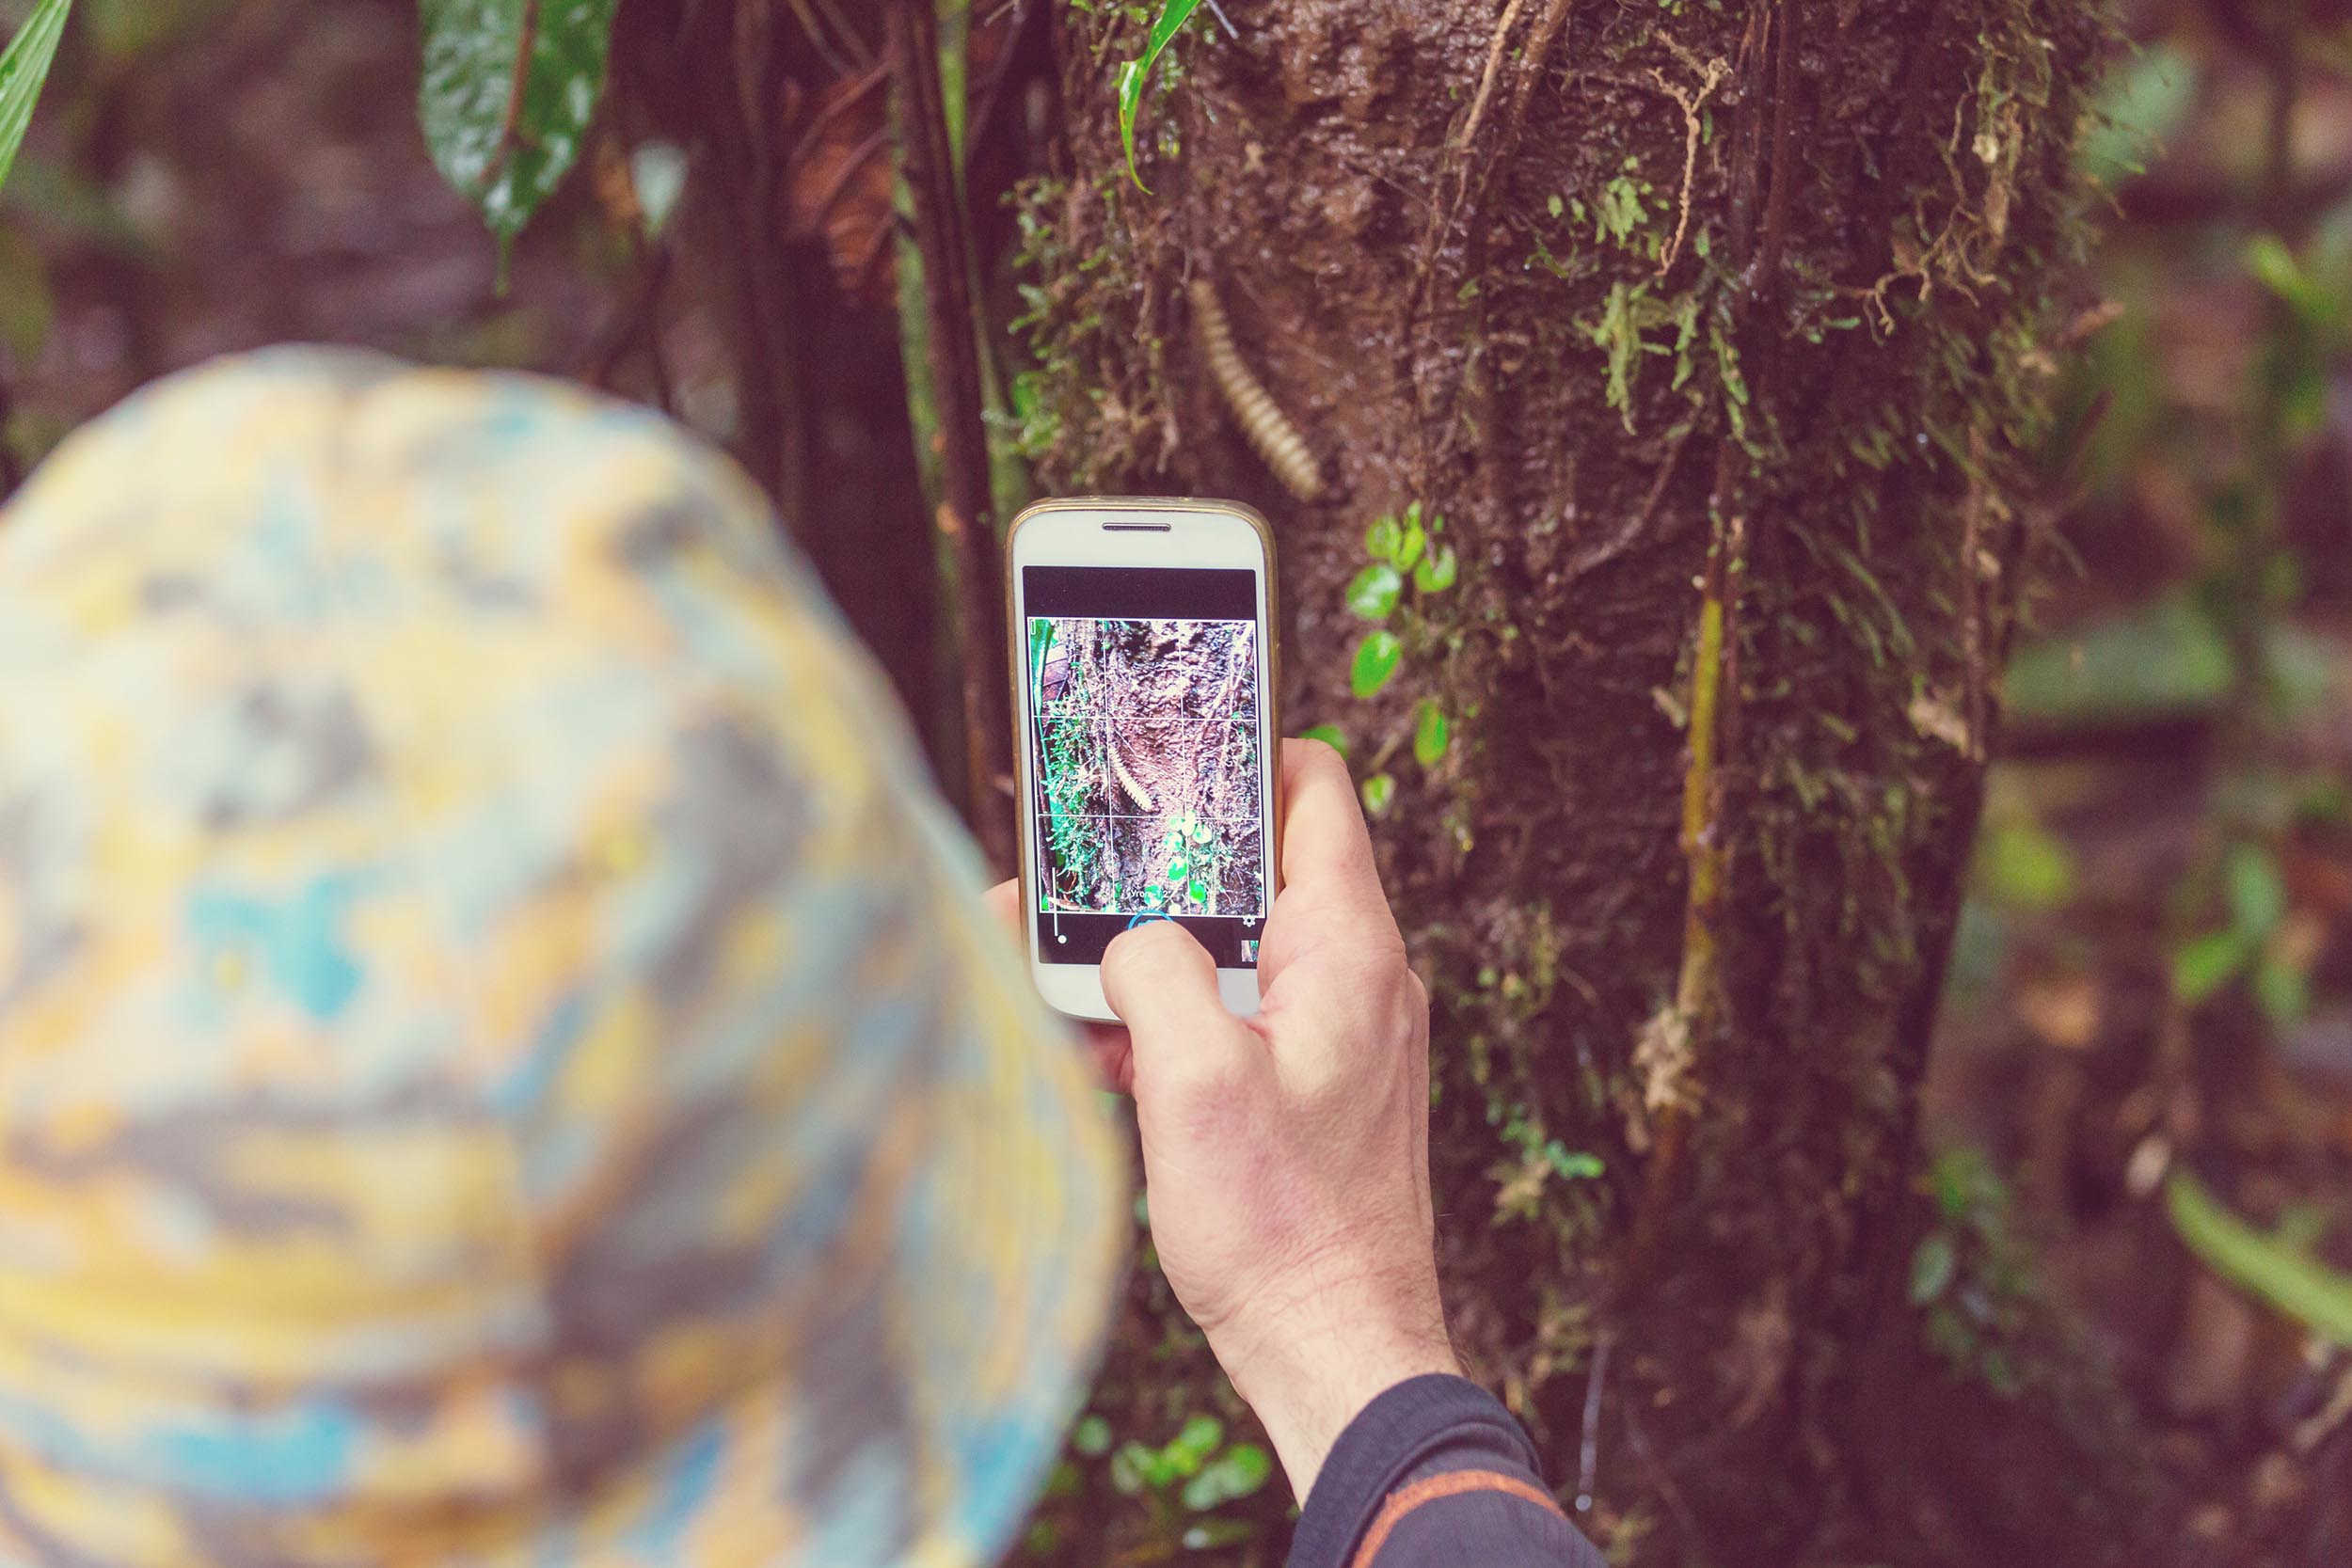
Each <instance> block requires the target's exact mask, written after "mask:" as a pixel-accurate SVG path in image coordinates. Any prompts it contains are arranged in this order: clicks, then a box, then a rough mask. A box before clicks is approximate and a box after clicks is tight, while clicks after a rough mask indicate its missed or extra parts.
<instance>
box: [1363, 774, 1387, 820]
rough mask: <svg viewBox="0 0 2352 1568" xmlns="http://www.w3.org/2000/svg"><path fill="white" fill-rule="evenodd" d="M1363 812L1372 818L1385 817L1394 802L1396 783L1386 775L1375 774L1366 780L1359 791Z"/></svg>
mask: <svg viewBox="0 0 2352 1568" xmlns="http://www.w3.org/2000/svg"><path fill="white" fill-rule="evenodd" d="M1361 793H1362V795H1363V798H1364V811H1365V813H1366V814H1367V815H1369V816H1387V815H1388V814H1389V807H1390V805H1391V804H1392V803H1393V802H1394V801H1395V800H1396V781H1395V780H1394V779H1392V778H1391V777H1390V776H1389V775H1388V774H1386V773H1375V774H1374V775H1373V776H1372V777H1371V778H1369V779H1366V780H1365V781H1364V784H1363V789H1362V791H1361Z"/></svg>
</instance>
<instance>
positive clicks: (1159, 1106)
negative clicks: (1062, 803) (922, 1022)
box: [998, 740, 1460, 1498]
mask: <svg viewBox="0 0 2352 1568" xmlns="http://www.w3.org/2000/svg"><path fill="white" fill-rule="evenodd" d="M1282 770H1283V784H1284V797H1285V800H1286V815H1285V816H1284V818H1283V825H1282V874H1283V884H1284V885H1283V888H1282V892H1281V894H1280V895H1279V897H1278V898H1277V899H1276V900H1275V904H1274V909H1273V912H1272V914H1271V916H1270V917H1269V918H1268V920H1267V922H1266V927H1265V939H1264V943H1263V946H1262V947H1261V948H1260V950H1259V952H1260V969H1259V974H1260V981H1261V985H1262V988H1263V1006H1262V1010H1261V1011H1260V1013H1259V1014H1258V1016H1257V1017H1255V1018H1251V1019H1241V1018H1236V1017H1234V1016H1233V1014H1232V1013H1231V1012H1229V1011H1228V1010H1227V1009H1226V1007H1225V1005H1224V1003H1223V1002H1222V1001H1221V1000H1220V999H1219V997H1218V994H1217V986H1216V966H1215V964H1214V962H1213V961H1212V960H1211V958H1210V957H1209V955H1208V953H1207V952H1206V951H1205V950H1204V949H1203V948H1202V947H1201V946H1200V943H1199V942H1196V941H1194V940H1193V939H1192V937H1190V936H1189V935H1187V934H1186V933H1185V932H1184V928H1183V927H1180V926H1177V925H1176V924H1174V923H1173V922H1168V921H1155V922H1152V924H1150V925H1147V926H1143V927H1138V928H1136V929H1135V930H1132V931H1128V932H1125V933H1122V934H1121V935H1120V938H1119V940H1118V941H1116V942H1113V943H1112V944H1111V946H1110V950H1109V951H1108V952H1107V953H1105V954H1104V959H1103V990H1104V995H1105V996H1106V997H1107V998H1108V999H1109V1001H1110V1005H1111V1007H1112V1009H1113V1010H1114V1011H1116V1012H1117V1013H1118V1014H1119V1015H1120V1018H1121V1019H1123V1020H1124V1021H1125V1022H1126V1024H1127V1028H1126V1029H1125V1030H1124V1031H1114V1030H1102V1029H1097V1030H1094V1031H1092V1032H1091V1033H1090V1038H1091V1041H1092V1043H1093V1046H1094V1049H1095V1052H1096V1054H1097V1057H1098V1059H1100V1060H1102V1062H1103V1063H1104V1069H1105V1072H1106V1076H1107V1077H1108V1078H1109V1079H1110V1081H1111V1083H1112V1084H1113V1085H1115V1086H1117V1087H1120V1088H1131V1089H1132V1091H1133V1092H1134V1094H1135V1097H1136V1122H1137V1124H1138V1126H1139V1127H1140V1130H1141V1132H1142V1141H1143V1167H1144V1182H1145V1187H1146V1191H1147V1194H1148V1196H1149V1202H1150V1209H1151V1216H1152V1244H1153V1246H1154V1247H1155V1248H1156V1249H1157V1251H1158V1253H1159V1259H1160V1266H1161V1268H1162V1269H1163V1270H1164V1271H1165V1272H1166V1273H1167V1275H1168V1284H1169V1285H1170V1286H1171V1287H1172V1288H1173V1289H1174V1290H1175V1291H1176V1297H1177V1299H1178V1300H1179V1301H1181V1302H1182V1303H1183V1304H1184V1309H1185V1310H1186V1311H1187V1312H1189V1313H1190V1314H1191V1315H1192V1319H1193V1322H1194V1323H1198V1324H1199V1325H1200V1329H1201V1332H1202V1333H1204V1334H1206V1335H1207V1336H1208V1339H1209V1348H1210V1349H1211V1350H1213V1351H1214V1352H1216V1358H1217V1360H1218V1361H1219V1362H1220V1363H1221V1364H1223V1366H1224V1368H1225V1370H1226V1373H1227V1375H1228V1376H1230V1377H1231V1378H1232V1380H1233V1386H1234V1387H1235V1388H1236V1389H1237V1390H1239V1392H1240V1394H1241V1396H1242V1398H1244V1399H1245V1400H1248V1402H1249V1403H1250V1404H1251V1406H1252V1407H1253V1408H1255V1409H1256V1411H1257V1412H1258V1415H1259V1418H1261V1419H1262V1420H1263V1421H1264V1422H1265V1426H1266V1432H1267V1433H1268V1435H1270V1436H1271V1437H1272V1438H1273V1440H1274V1446H1275V1449H1276V1451H1277V1452H1278V1453H1279V1454H1280V1456H1281V1459H1282V1467H1283V1469H1284V1470H1285V1471H1286V1472H1288V1474H1289V1476H1290V1480H1291V1485H1292V1487H1293V1489H1294V1491H1295V1493H1296V1494H1297V1496H1299V1497H1302V1498H1303V1497H1306V1495H1307V1494H1308V1492H1309V1491H1310V1490H1311V1488H1312V1487H1313V1485H1314V1479H1315V1476H1316V1475H1317V1473H1318V1472H1319V1471H1320V1470H1321V1469H1322V1466H1323V1460H1324V1456H1325V1455H1326V1454H1327V1452H1328V1451H1329V1450H1330V1447H1331V1443H1332V1441H1333V1440H1334V1439H1335V1438H1337V1437H1338V1435H1339V1434H1340V1432H1341V1430H1342V1429H1343V1428H1344V1427H1345V1426H1346V1425H1347V1423H1348V1422H1349V1421H1350V1420H1351V1419H1353V1418H1355V1416H1356V1414H1357V1412H1358V1411H1359V1410H1361V1409H1362V1408H1363V1407H1364V1406H1365V1405H1366V1404H1367V1403H1369V1402H1371V1401H1372V1399H1373V1398H1374V1397H1375V1395H1377V1394H1379V1393H1380V1392H1381V1391H1382V1390H1384V1389H1386V1388H1388V1387H1390V1386H1392V1385H1394V1384H1396V1383H1400V1382H1402V1381H1403V1380H1405V1379H1406V1378H1408V1377H1412V1376H1415V1375H1417V1374H1419V1373H1422V1372H1454V1371H1458V1370H1460V1368H1459V1364H1458V1363H1457V1362H1456V1360H1455V1359H1454V1353H1453V1350H1452V1347H1451V1346H1450V1345H1449V1343H1448V1341H1447V1338H1446V1332H1445V1317H1444V1312H1443V1309H1442V1308H1441V1307H1440V1306H1439V1304H1438V1271H1437V1259H1436V1255H1435V1219H1434V1215H1433V1211H1432V1208H1431V1204H1430V1196H1429V1003H1428V996H1427V993H1426V992H1425V991H1423V990H1422V984H1421V981H1420V980H1419V979H1418V978H1417V977H1415V975H1414V974H1413V972H1412V971H1411V970H1410V969H1409V968H1407V967H1406V961H1405V943H1404V940H1403V938H1402V937H1400V936H1399V935H1398V933H1397V928H1396V921H1395V919H1394V917H1393V916H1391V914H1390V912H1389V906H1388V902H1387V900H1386V899H1385V898H1384V897H1383V896H1382V895H1381V891H1380V879H1379V873H1378V871H1377V869H1376V867H1375V864H1374V862H1373V854H1372V840H1371V837H1370V835H1369V834H1368V833H1367V832H1365V829H1364V819H1363V815H1362V813H1361V812H1360V811H1359V808H1358V806H1357V804H1356V791H1355V788H1354V785H1353V784H1352V782H1351V781H1350V779H1349V777H1348V772H1347V765H1346V764H1345V763H1344V762H1343V761H1341V760H1340V757H1339V754H1338V753H1337V752H1333V751H1332V750H1331V749H1330V748H1329V747H1327V746H1326V745H1324V744H1322V743H1321V742H1320V741H1298V740H1291V741H1285V742H1283V746H1282ZM998 896H1000V897H1001V896H1002V895H1001V894H1000V895H998ZM1012 907H1013V908H1015V909H1017V908H1018V898H1017V895H1015V897H1014V898H1013V900H1012Z"/></svg>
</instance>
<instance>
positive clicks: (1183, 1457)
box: [1160, 1416, 1225, 1480]
mask: <svg viewBox="0 0 2352 1568" xmlns="http://www.w3.org/2000/svg"><path fill="white" fill-rule="evenodd" d="M1224 1441H1225V1423H1224V1422H1223V1421H1220V1420H1218V1419H1217V1418H1216V1417H1214V1416H1193V1417H1189V1418H1186V1420H1185V1421H1184V1430H1183V1431H1181V1432H1179V1433H1177V1434H1176V1435H1175V1437H1174V1438H1173V1439H1171V1440H1170V1441H1169V1443H1168V1447H1166V1448H1164V1449H1161V1450H1160V1458H1161V1459H1162V1460H1164V1461H1165V1462H1166V1463H1167V1465H1168V1472H1169V1476H1170V1479H1171V1480H1172V1479H1174V1478H1175V1477H1177V1476H1189V1475H1193V1474H1196V1473H1197V1472H1198V1471H1199V1470H1200V1466H1201V1465H1205V1464H1207V1463H1208V1459H1209V1455H1211V1454H1213V1453H1215V1452H1216V1447H1217V1445H1218V1444H1219V1443H1222V1442H1224Z"/></svg>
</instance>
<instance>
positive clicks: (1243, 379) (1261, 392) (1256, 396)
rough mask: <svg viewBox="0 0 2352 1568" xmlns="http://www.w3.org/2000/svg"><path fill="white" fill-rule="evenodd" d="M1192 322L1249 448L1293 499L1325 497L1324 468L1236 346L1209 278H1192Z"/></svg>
mask: <svg viewBox="0 0 2352 1568" xmlns="http://www.w3.org/2000/svg"><path fill="white" fill-rule="evenodd" d="M1192 318H1193V320H1194V322H1195V323H1197V324H1198V325H1199V327H1200V349H1201V353H1202V354H1203V355H1204V356H1207V358H1208V361H1209V373H1210V375H1212V376H1214V377H1215V378H1216V387H1217V390H1218V391H1220V392H1223V393H1224V394H1225V403H1226V406H1228V407H1230V408H1231V409H1232V411H1233V417H1234V418H1235V419H1237V420H1240V421H1241V428H1242V434H1243V435H1245V436H1248V437H1249V444H1250V445H1251V446H1252V447H1254V448H1256V449H1257V452H1258V455H1259V456H1260V457H1263V458H1264V459H1265V466H1266V467H1269V468H1271V469H1273V470H1274V477H1275V478H1277V479H1279V480H1280V481H1281V482H1282V485H1283V487H1284V488H1285V489H1287V490H1289V491H1290V493H1291V494H1292V495H1294V496H1296V497H1297V498H1298V499H1300V500H1303V501H1311V500H1313V499H1315V498H1316V497H1318V496H1320V495H1322V494H1323V467H1322V465H1321V464H1319V463H1317V462H1316V461H1315V454H1314V453H1313V452H1312V451H1310V450H1308V447H1307V438H1306V437H1305V436H1301V435H1299V434H1298V427H1297V426H1296V425H1294V424H1292V423H1291V421H1290V420H1289V419H1288V417H1287V416H1285V415H1284V414H1283V412H1282V410H1281V408H1280V407H1279V406H1278V405H1277V404H1276V403H1275V401H1274V395H1273V394H1272V393H1271V392H1268V391H1267V390H1266V389H1265V386H1264V384H1263V382H1261V381H1259V379H1258V378H1257V377H1256V376H1255V375H1254V374H1252V373H1250V370H1249V367H1248V365H1246V364H1244V363H1243V362H1242V357H1241V351H1240V350H1239V349H1238V348H1236V347H1234V346H1233V326H1232V323H1231V322H1230V321H1228V320H1227V319H1226V316H1225V302H1224V301H1222V300H1220V299H1219V298H1217V295H1216V285H1214V284H1212V283H1211V282H1210V281H1209V280H1208V279H1207V278H1205V277H1202V278H1195V279H1194V280H1193V285H1192Z"/></svg>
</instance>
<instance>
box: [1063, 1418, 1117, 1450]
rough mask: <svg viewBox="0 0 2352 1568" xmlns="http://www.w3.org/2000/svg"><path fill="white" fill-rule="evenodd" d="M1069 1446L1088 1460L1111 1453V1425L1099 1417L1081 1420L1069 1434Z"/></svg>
mask: <svg viewBox="0 0 2352 1568" xmlns="http://www.w3.org/2000/svg"><path fill="white" fill-rule="evenodd" d="M1070 1446H1071V1447H1072V1448H1073V1449H1077V1450H1078V1451H1079V1452H1080V1453H1082V1454H1084V1455H1086V1456H1087V1457H1088V1458H1089V1459H1100V1458H1102V1457H1103V1456H1104V1454H1106V1453H1108V1452H1110V1451H1111V1424H1110V1422H1108V1421H1106V1420H1104V1419H1103V1418H1102V1417H1100V1416H1089V1417H1087V1418H1085V1419H1083V1420H1081V1421H1080V1422H1079V1423H1078V1425H1077V1427H1076V1429H1075V1430H1074V1431H1073V1432H1072V1433H1071V1434H1070Z"/></svg>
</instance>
